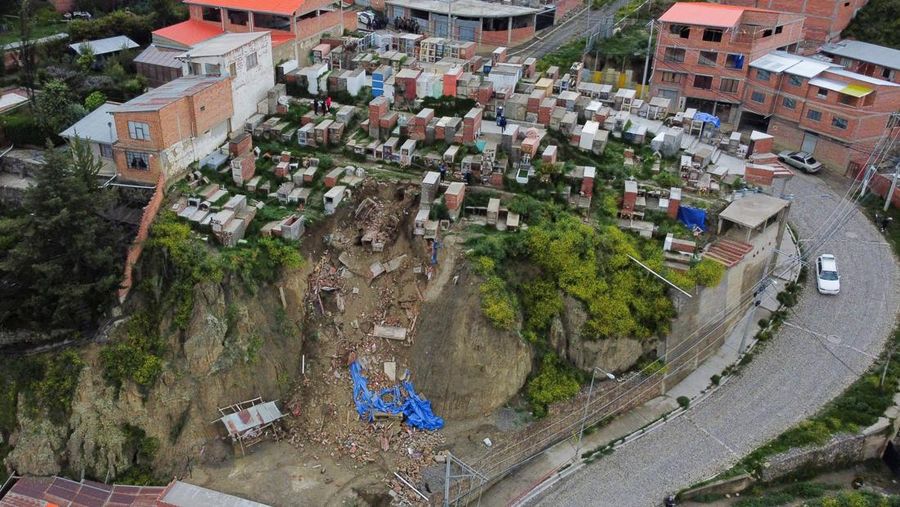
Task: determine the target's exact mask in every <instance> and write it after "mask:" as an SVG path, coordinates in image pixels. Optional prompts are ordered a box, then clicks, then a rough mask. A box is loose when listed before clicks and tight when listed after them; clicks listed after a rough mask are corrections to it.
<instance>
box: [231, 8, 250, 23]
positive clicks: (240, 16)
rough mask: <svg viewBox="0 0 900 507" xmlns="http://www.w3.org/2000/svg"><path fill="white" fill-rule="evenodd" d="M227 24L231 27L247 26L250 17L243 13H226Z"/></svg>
mask: <svg viewBox="0 0 900 507" xmlns="http://www.w3.org/2000/svg"><path fill="white" fill-rule="evenodd" d="M228 22H229V23H231V24H232V25H241V26H247V25H248V24H249V23H250V15H249V14H248V13H247V12H245V11H232V10H229V11H228Z"/></svg>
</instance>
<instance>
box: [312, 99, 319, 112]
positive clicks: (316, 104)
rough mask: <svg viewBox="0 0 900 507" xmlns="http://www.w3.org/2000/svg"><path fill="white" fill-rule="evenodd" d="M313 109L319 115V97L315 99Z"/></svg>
mask: <svg viewBox="0 0 900 507" xmlns="http://www.w3.org/2000/svg"><path fill="white" fill-rule="evenodd" d="M313 110H314V111H315V113H316V116H319V99H316V98H314V99H313Z"/></svg>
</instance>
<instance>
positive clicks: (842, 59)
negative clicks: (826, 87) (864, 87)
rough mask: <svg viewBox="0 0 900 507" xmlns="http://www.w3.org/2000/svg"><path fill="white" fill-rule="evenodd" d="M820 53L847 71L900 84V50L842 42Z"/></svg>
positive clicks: (825, 48)
mask: <svg viewBox="0 0 900 507" xmlns="http://www.w3.org/2000/svg"><path fill="white" fill-rule="evenodd" d="M819 51H820V52H821V53H822V54H824V55H828V56H829V57H831V61H832V62H834V63H836V64H839V65H842V66H843V67H845V68H846V69H847V70H849V71H852V72H856V73H858V74H864V75H866V76H871V77H876V78H878V79H884V80H885V81H892V82H894V83H900V50H898V49H893V48H886V47H884V46H877V45H875V44H869V43H868V42H860V41H858V40H842V41H840V42H835V43H831V44H825V45H824V46H822V47H821V48H820V49H819Z"/></svg>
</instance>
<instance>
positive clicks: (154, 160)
mask: <svg viewBox="0 0 900 507" xmlns="http://www.w3.org/2000/svg"><path fill="white" fill-rule="evenodd" d="M233 113H234V111H233V109H232V95H231V79H230V78H228V77H214V76H186V77H182V78H179V79H176V80H174V81H171V82H169V83H166V84H165V85H163V86H160V87H159V88H155V89H153V90H151V91H149V92H147V93H145V94H143V95H141V96H139V97H136V98H134V99H132V100H130V101H128V102H126V103H124V104H122V105H121V106H119V107H118V108H116V109H114V110H112V111H111V114H112V115H113V118H114V120H115V129H116V137H117V140H116V142H115V143H113V160H115V163H116V170H117V174H118V177H119V179H120V180H122V181H133V182H141V183H155V182H156V181H157V179H158V178H159V177H160V176H162V178H163V179H164V180H170V179H172V178H177V177H178V176H180V175H181V174H182V173H183V171H184V170H185V169H186V168H187V167H188V166H189V165H190V164H191V163H193V162H197V161H199V160H200V159H201V158H203V157H205V156H206V155H209V154H210V153H212V152H213V151H214V150H215V149H216V148H218V147H219V146H221V145H222V144H223V143H225V142H226V140H227V139H228V133H229V132H230V131H231V117H232V115H233Z"/></svg>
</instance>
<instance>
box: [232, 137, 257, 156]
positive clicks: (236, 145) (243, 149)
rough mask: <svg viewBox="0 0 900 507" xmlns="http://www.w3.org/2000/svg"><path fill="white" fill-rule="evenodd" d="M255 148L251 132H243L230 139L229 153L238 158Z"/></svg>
mask: <svg viewBox="0 0 900 507" xmlns="http://www.w3.org/2000/svg"><path fill="white" fill-rule="evenodd" d="M251 149H253V137H252V136H251V135H250V133H249V132H241V133H239V134H238V135H236V136H234V137H232V138H231V139H230V140H229V141H228V153H229V154H230V155H231V156H232V158H238V157H240V156H241V155H243V154H244V153H247V152H248V151H250V150H251Z"/></svg>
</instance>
